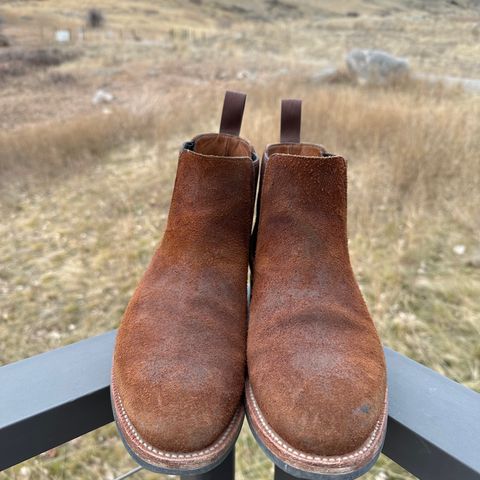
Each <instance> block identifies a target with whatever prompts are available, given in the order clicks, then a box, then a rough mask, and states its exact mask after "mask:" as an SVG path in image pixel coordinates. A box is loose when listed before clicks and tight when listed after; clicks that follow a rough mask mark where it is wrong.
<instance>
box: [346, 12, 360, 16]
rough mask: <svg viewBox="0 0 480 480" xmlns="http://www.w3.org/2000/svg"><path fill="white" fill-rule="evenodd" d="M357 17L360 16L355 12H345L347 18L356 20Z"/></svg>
mask: <svg viewBox="0 0 480 480" xmlns="http://www.w3.org/2000/svg"><path fill="white" fill-rule="evenodd" d="M359 16H360V14H359V13H358V12H355V11H351V12H347V17H352V18H357V17H359Z"/></svg>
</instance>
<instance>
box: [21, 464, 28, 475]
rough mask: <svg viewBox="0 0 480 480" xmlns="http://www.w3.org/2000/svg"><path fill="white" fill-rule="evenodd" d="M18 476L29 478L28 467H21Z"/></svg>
mask: <svg viewBox="0 0 480 480" xmlns="http://www.w3.org/2000/svg"><path fill="white" fill-rule="evenodd" d="M20 475H21V476H22V477H29V476H30V468H29V467H26V466H23V467H22V468H21V469H20Z"/></svg>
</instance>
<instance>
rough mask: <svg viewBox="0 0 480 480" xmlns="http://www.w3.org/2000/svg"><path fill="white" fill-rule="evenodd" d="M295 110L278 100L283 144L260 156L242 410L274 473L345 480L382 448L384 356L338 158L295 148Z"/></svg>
mask: <svg viewBox="0 0 480 480" xmlns="http://www.w3.org/2000/svg"><path fill="white" fill-rule="evenodd" d="M300 110H301V104H300V102H299V101H294V100H289V101H284V102H283V103H282V131H281V142H282V143H280V144H276V145H270V146H268V147H267V149H266V151H265V154H264V156H263V162H262V169H261V171H262V173H261V190H260V195H259V199H260V206H259V208H258V218H257V226H256V234H257V241H256V252H255V257H254V268H253V289H252V300H251V307H250V321H249V330H248V347H247V360H248V375H249V380H248V382H247V386H246V408H247V416H248V420H249V423H250V427H251V429H252V431H253V433H254V435H255V437H256V438H257V440H258V441H259V443H260V445H261V446H262V447H263V449H264V450H265V451H266V453H267V455H269V456H270V457H271V459H272V460H273V461H274V462H275V463H276V464H277V465H278V466H279V467H280V468H282V469H283V470H285V471H287V472H290V473H293V474H295V475H296V476H298V477H301V478H309V479H322V480H325V479H343V480H346V479H353V478H357V477H358V476H359V475H361V474H363V473H364V472H365V471H366V470H368V469H369V468H370V467H371V465H373V463H374V462H375V460H376V459H377V457H378V455H379V454H380V451H381V448H382V443H383V439H384V435H385V428H386V420H387V396H386V371H385V361H384V356H383V350H382V346H381V344H380V340H379V338H378V335H377V332H376V330H375V326H374V324H373V322H372V320H371V318H370V315H369V313H368V310H367V307H366V305H365V302H364V300H363V298H362V295H361V293H360V290H359V288H358V285H357V283H356V281H355V278H354V274H353V272H352V268H351V266H350V259H349V253H348V246H347V233H346V230H347V227H346V221H347V169H346V163H345V160H344V159H343V158H342V157H339V156H336V155H331V154H329V153H327V152H326V151H325V149H324V148H323V147H322V146H320V145H313V144H305V143H299V142H300V116H301V115H300Z"/></svg>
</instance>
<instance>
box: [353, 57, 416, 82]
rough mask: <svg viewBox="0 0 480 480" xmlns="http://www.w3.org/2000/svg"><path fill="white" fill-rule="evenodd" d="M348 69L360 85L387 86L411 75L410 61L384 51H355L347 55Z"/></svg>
mask: <svg viewBox="0 0 480 480" xmlns="http://www.w3.org/2000/svg"><path fill="white" fill-rule="evenodd" d="M346 62H347V68H348V70H349V72H350V74H351V75H352V76H353V77H354V78H356V80H357V81H358V83H360V84H366V85H386V84H388V83H392V82H395V81H398V80H402V79H404V78H405V77H407V76H408V74H409V70H410V69H409V65H408V61H407V60H406V59H404V58H399V57H395V56H393V55H391V54H389V53H387V52H384V51H383V50H361V49H354V50H352V51H351V52H349V53H348V54H347V58H346Z"/></svg>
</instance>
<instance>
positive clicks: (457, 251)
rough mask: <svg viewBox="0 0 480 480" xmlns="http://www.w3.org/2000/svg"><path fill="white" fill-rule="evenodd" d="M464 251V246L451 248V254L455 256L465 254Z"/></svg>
mask: <svg viewBox="0 0 480 480" xmlns="http://www.w3.org/2000/svg"><path fill="white" fill-rule="evenodd" d="M465 250H466V247H465V245H455V246H454V247H453V253H455V254H456V255H463V254H464V253H465Z"/></svg>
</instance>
